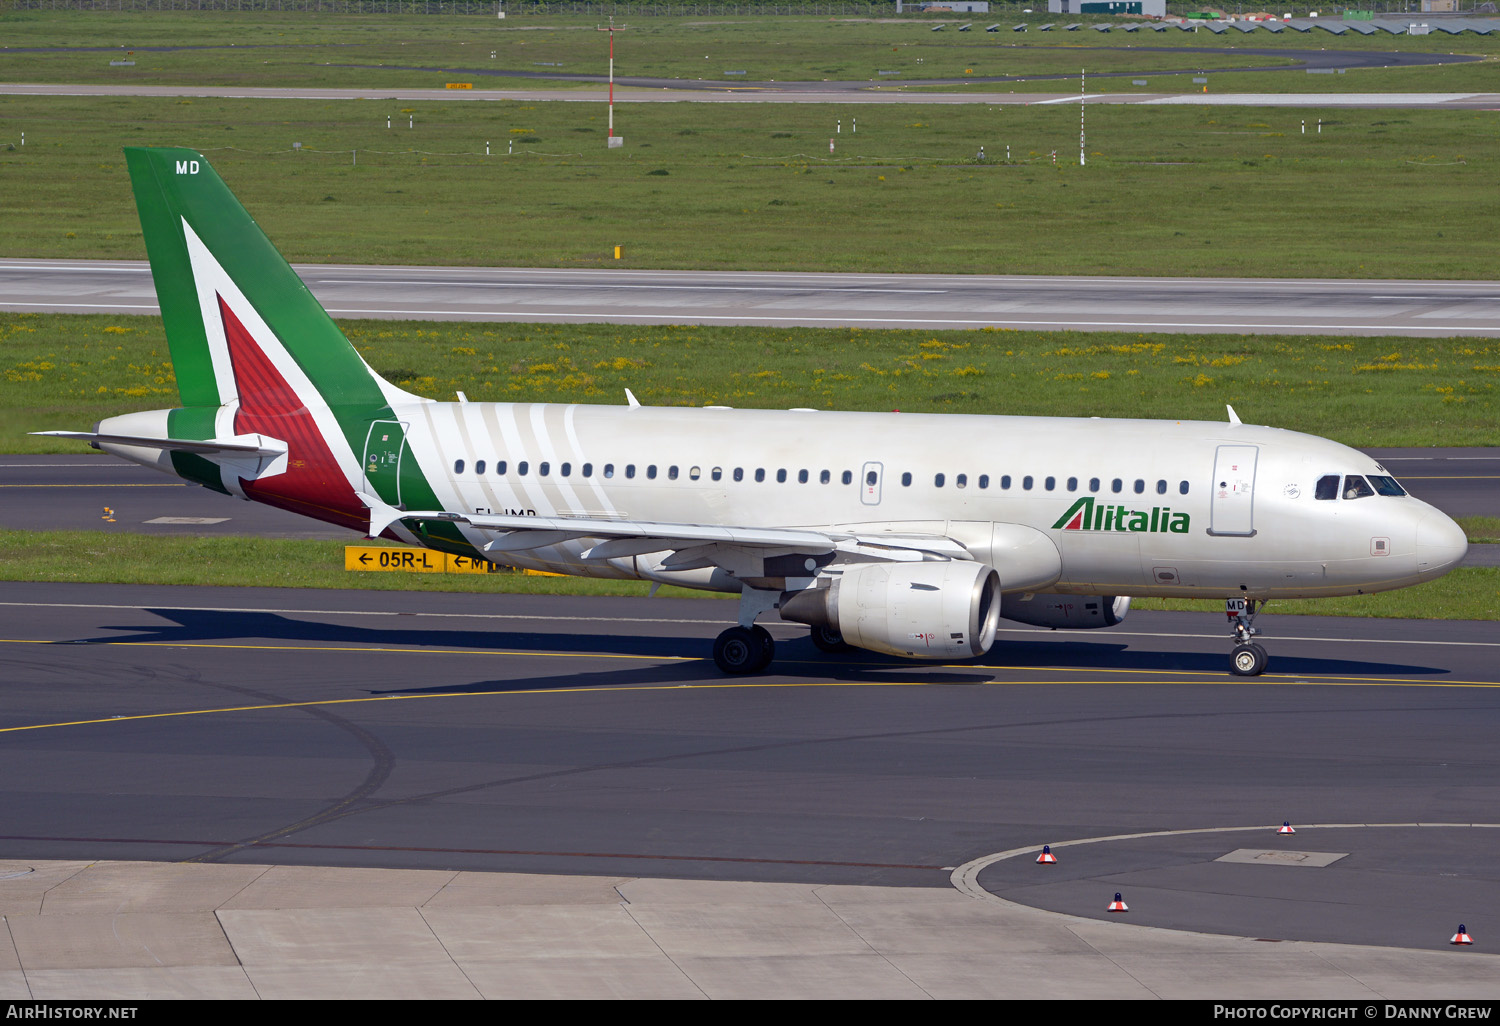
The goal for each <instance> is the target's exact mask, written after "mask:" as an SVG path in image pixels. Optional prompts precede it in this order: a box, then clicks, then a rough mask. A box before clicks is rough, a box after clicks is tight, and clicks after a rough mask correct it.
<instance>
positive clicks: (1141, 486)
mask: <svg viewBox="0 0 1500 1026" xmlns="http://www.w3.org/2000/svg"><path fill="white" fill-rule="evenodd" d="M1145 491H1146V481H1145V479H1144V478H1139V477H1138V478H1136V479H1135V494H1137V495H1142V494H1144V493H1145Z"/></svg>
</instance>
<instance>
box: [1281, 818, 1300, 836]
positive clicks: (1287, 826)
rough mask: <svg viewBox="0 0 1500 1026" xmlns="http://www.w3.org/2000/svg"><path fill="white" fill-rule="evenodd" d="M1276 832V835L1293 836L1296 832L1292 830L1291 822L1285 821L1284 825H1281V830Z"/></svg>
mask: <svg viewBox="0 0 1500 1026" xmlns="http://www.w3.org/2000/svg"><path fill="white" fill-rule="evenodd" d="M1276 832H1277V833H1278V834H1295V833H1296V832H1297V831H1295V830H1293V829H1292V821H1291V820H1287V821H1286V822H1285V823H1282V824H1281V829H1280V830H1277V831H1276Z"/></svg>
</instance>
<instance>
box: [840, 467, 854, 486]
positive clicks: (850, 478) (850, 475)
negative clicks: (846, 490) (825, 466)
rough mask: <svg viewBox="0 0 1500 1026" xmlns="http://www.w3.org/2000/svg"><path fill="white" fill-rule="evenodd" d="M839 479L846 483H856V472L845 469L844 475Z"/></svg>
mask: <svg viewBox="0 0 1500 1026" xmlns="http://www.w3.org/2000/svg"><path fill="white" fill-rule="evenodd" d="M839 480H840V481H842V482H844V484H853V483H854V472H853V471H851V470H846V471H844V474H843V476H842V477H840V478H839Z"/></svg>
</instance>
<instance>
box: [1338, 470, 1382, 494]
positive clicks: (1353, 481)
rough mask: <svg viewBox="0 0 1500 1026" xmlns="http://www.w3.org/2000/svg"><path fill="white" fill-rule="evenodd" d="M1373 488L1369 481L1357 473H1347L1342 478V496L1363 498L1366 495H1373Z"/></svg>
mask: <svg viewBox="0 0 1500 1026" xmlns="http://www.w3.org/2000/svg"><path fill="white" fill-rule="evenodd" d="M1374 494H1375V489H1373V488H1371V487H1370V483H1369V482H1368V481H1366V480H1365V479H1364V478H1362V477H1360V476H1359V475H1358V474H1349V475H1346V476H1345V478H1344V498H1346V499H1363V498H1364V497H1365V496H1367V495H1374Z"/></svg>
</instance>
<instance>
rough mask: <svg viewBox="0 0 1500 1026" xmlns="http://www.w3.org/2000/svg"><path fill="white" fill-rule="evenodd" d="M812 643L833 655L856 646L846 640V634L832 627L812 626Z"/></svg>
mask: <svg viewBox="0 0 1500 1026" xmlns="http://www.w3.org/2000/svg"><path fill="white" fill-rule="evenodd" d="M812 643H813V644H814V645H817V646H818V647H819V648H820V649H822V650H823V651H824V652H828V653H830V654H832V655H838V654H839V653H841V652H848V651H849V650H851V649H852V648H853V647H854V646H853V645H851V644H849V643H848V642H847V641H845V640H844V636H843V635H842V634H840V633H839V632H838V631H836V630H834V629H833V628H832V627H814V628H812Z"/></svg>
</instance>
